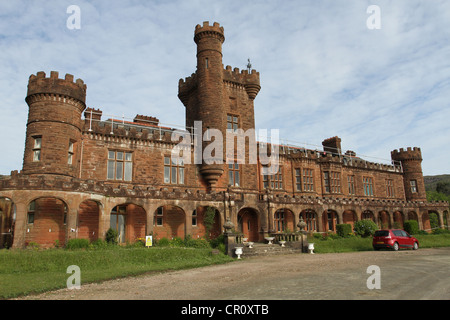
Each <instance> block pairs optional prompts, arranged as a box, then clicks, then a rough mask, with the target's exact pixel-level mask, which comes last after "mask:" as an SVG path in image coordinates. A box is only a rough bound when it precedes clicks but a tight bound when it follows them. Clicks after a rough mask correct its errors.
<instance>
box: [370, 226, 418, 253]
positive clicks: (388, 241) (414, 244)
mask: <svg viewBox="0 0 450 320" xmlns="http://www.w3.org/2000/svg"><path fill="white" fill-rule="evenodd" d="M372 246H373V248H374V249H375V250H380V249H382V248H388V249H392V250H395V251H397V250H398V249H400V248H409V249H414V250H417V249H419V241H418V240H417V239H416V238H414V237H413V236H411V235H409V234H408V233H407V232H406V231H405V230H400V229H389V230H377V231H375V234H374V236H373V241H372Z"/></svg>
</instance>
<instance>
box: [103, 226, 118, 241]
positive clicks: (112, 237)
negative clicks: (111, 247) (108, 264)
mask: <svg viewBox="0 0 450 320" xmlns="http://www.w3.org/2000/svg"><path fill="white" fill-rule="evenodd" d="M118 239H119V233H118V232H117V230H114V229H111V228H109V229H108V231H106V236H105V240H106V242H107V243H110V244H118V243H119V240H118Z"/></svg>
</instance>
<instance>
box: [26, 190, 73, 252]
mask: <svg viewBox="0 0 450 320" xmlns="http://www.w3.org/2000/svg"><path fill="white" fill-rule="evenodd" d="M26 208H27V216H26V230H25V245H26V246H27V245H29V244H30V243H36V244H38V245H39V246H41V247H43V248H50V247H54V246H57V245H65V243H66V239H67V216H68V205H67V202H66V201H65V200H63V199H61V198H59V197H50V196H40V197H36V198H33V200H31V201H29V202H28V204H27V207H26Z"/></svg>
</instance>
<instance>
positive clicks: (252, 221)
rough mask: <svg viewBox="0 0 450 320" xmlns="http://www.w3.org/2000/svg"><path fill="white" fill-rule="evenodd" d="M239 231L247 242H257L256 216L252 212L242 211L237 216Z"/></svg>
mask: <svg viewBox="0 0 450 320" xmlns="http://www.w3.org/2000/svg"><path fill="white" fill-rule="evenodd" d="M238 222H239V231H241V232H242V233H243V234H244V237H245V238H248V241H252V242H256V241H258V240H259V233H258V230H259V229H258V215H257V214H256V212H254V211H253V210H243V211H242V212H239V215H238Z"/></svg>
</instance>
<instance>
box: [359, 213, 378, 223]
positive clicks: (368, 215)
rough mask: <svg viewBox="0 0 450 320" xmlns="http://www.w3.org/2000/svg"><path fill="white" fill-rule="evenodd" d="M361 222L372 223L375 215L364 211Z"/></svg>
mask: <svg viewBox="0 0 450 320" xmlns="http://www.w3.org/2000/svg"><path fill="white" fill-rule="evenodd" d="M361 220H372V221H373V222H376V221H375V215H374V214H373V212H372V211H371V210H364V211H363V212H362V214H361Z"/></svg>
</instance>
